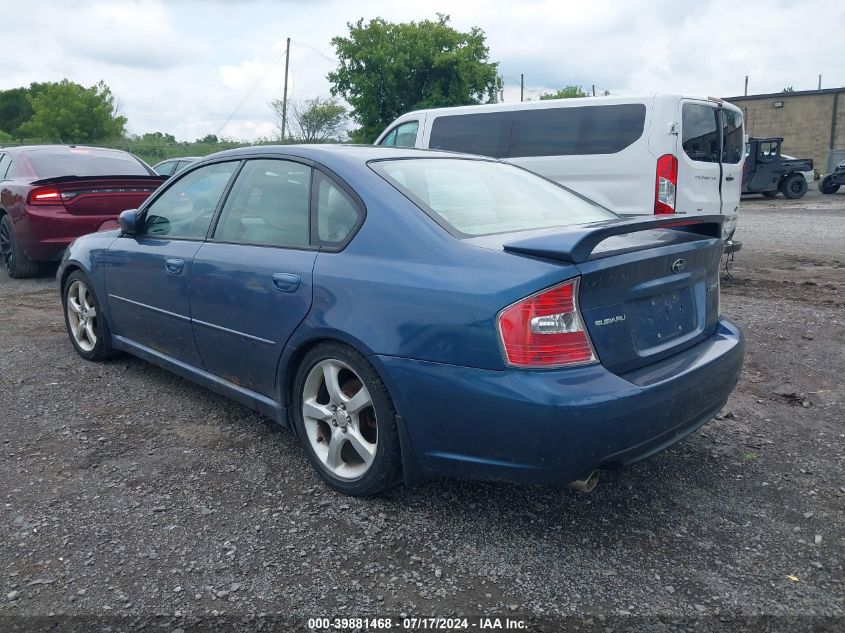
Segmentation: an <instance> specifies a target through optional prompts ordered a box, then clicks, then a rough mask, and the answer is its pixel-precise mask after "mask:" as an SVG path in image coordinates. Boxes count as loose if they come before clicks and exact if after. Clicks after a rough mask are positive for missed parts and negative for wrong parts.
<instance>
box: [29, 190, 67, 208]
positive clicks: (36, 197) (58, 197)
mask: <svg viewBox="0 0 845 633" xmlns="http://www.w3.org/2000/svg"><path fill="white" fill-rule="evenodd" d="M75 195H76V193H75V192H72V191H59V190H58V189H54V188H52V187H42V188H40V189H33V190H32V191H30V192H29V195H28V196H27V198H26V203H27V204H33V205H39V204H53V205H55V204H64V203H65V202H66V201H67V200H70V199H71V198H73V197H74V196H75Z"/></svg>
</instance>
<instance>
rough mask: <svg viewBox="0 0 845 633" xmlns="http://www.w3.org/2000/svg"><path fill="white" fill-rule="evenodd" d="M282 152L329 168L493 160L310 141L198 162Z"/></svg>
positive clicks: (231, 152) (219, 155) (230, 152)
mask: <svg viewBox="0 0 845 633" xmlns="http://www.w3.org/2000/svg"><path fill="white" fill-rule="evenodd" d="M267 156H279V157H280V158H283V157H291V158H302V159H305V160H310V161H314V162H316V163H320V164H322V165H325V166H326V167H328V168H329V169H334V168H335V167H338V168H340V167H342V166H343V165H347V166H351V165H363V164H365V163H367V162H369V161H373V160H384V159H391V158H393V159H401V158H448V157H454V158H465V159H471V160H488V161H489V160H493V159H490V158H485V157H482V156H475V155H472V154H459V153H457V152H446V151H442V150H431V149H413V148H405V147H384V146H380V145H351V144H310V145H252V146H249V147H239V148H236V149H228V150H224V151H222V152H217V153H215V154H209V155H208V156H205V157H204V158H202V159H201V160H199V161H197V164H202V163H205V162H206V161H215V160H220V159H223V158H256V157H267Z"/></svg>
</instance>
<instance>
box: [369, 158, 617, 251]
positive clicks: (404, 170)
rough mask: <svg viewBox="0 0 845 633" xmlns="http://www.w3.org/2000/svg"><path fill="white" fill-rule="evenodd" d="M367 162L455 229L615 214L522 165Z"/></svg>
mask: <svg viewBox="0 0 845 633" xmlns="http://www.w3.org/2000/svg"><path fill="white" fill-rule="evenodd" d="M370 166H371V167H372V169H373V170H375V172H376V173H378V174H379V175H380V176H382V177H383V178H384V179H385V180H387V181H388V182H389V183H390V184H392V185H393V186H394V187H396V188H397V189H398V190H399V191H401V192H402V193H403V194H405V195H406V196H407V197H408V198H409V199H410V200H411V201H412V202H414V203H415V204H416V205H417V206H419V207H420V208H421V209H423V211H425V212H427V213H428V214H429V215H431V216H432V217H433V218H434V219H435V220H437V221H438V222H440V223H441V224H445V225H446V226H447V228H450V229H451V230H452V232H453V233H456V234H459V235H464V236H476V235H492V234H494V233H507V232H511V231H526V230H529V229H542V228H549V227H557V226H569V225H572V224H584V223H587V222H597V221H599V220H607V219H610V218H615V217H617V216H616V215H614V214H613V213H611V212H610V211H608V210H607V209H605V208H604V207H601V206H599V205H598V204H596V203H594V202H590V201H589V200H587V199H585V198H582V197H580V196H578V195H577V194H575V193H573V192H571V191H569V190H568V189H565V188H563V187H561V186H560V185H557V184H555V183H552V182H550V181H548V180H546V179H545V178H541V177H540V176H537V175H536V174H532V173H531V172H528V171H526V170H524V169H521V168H519V167H515V166H513V165H508V164H506V163H498V162H493V161H482V160H470V159H461V158H419V159H417V158H414V159H403V160H387V161H375V162H372V163H370Z"/></svg>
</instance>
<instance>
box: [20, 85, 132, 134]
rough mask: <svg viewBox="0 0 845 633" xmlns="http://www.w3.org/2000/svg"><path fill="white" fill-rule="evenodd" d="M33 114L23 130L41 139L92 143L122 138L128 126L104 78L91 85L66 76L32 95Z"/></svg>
mask: <svg viewBox="0 0 845 633" xmlns="http://www.w3.org/2000/svg"><path fill="white" fill-rule="evenodd" d="M28 99H29V101H30V103H31V104H32V117H31V118H30V119H29V121H27V122H26V123H23V124H22V125H21V126H20V134H21V135H24V136H27V137H29V138H33V139H38V140H52V141H60V142H63V143H90V142H96V141H101V140H105V139H113V138H118V137H120V136H122V135H123V133H124V131H125V129H126V117H125V116H121V115H120V114H119V109H120V105H119V103H118V101H117V100H116V99H115V97H114V95H113V94H112V92H111V90H110V89H109V87H108V86H107V85H106V84H104V83H103V82H102V81H101V82H99V83H98V84H95V85H93V86H91V87H90V88H84V87H83V86H80V85H79V84H77V83H74V82H72V81H69V80H67V79H62V80H61V81H60V82H58V83H50V84H46V85H44V86H43V88H42V89H41V90H40V91H39V92H38V94H36V95H35V96H33V95H29V96H28Z"/></svg>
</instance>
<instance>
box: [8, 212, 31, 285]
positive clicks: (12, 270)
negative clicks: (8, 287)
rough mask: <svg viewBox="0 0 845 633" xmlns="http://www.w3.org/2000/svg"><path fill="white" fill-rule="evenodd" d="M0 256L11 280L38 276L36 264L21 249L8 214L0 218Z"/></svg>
mask: <svg viewBox="0 0 845 633" xmlns="http://www.w3.org/2000/svg"><path fill="white" fill-rule="evenodd" d="M0 256H1V257H2V258H3V267H4V268H5V269H6V272H7V273H8V274H9V277H12V278H13V279H25V278H26V277H35V275H37V274H38V270H39V266H38V262H34V261H32V260H31V259H30V258H29V257H27V256H26V253H24V252H23V249H21V245H20V243H19V242H18V238H17V236H16V235H15V227H14V226H13V224H12V218H10V217H9V215H8V214H4V215H3V217H2V218H0Z"/></svg>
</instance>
